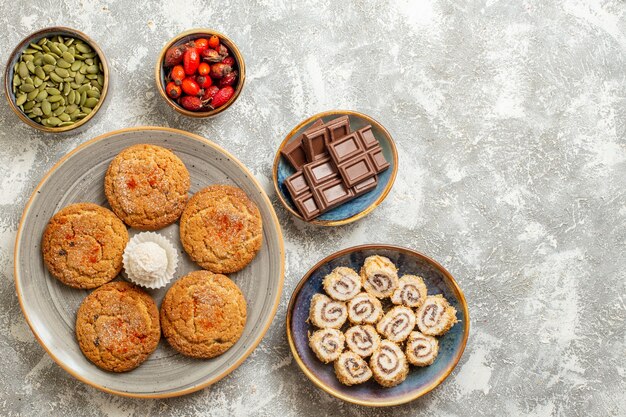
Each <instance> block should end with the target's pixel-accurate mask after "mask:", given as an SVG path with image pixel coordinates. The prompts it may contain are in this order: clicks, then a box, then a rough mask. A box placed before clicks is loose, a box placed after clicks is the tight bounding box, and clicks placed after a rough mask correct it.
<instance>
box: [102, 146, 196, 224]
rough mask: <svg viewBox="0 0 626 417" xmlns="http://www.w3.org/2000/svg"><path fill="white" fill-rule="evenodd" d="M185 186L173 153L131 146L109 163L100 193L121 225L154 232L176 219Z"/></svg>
mask: <svg viewBox="0 0 626 417" xmlns="http://www.w3.org/2000/svg"><path fill="white" fill-rule="evenodd" d="M189 184H190V181H189V172H188V171H187V168H186V167H185V164H183V161H181V160H180V159H179V158H178V157H177V156H176V155H174V153H173V152H171V151H170V150H168V149H165V148H162V147H160V146H155V145H134V146H131V147H129V148H126V149H124V150H123V151H122V152H120V153H119V154H118V155H117V156H116V157H115V158H113V161H111V164H110V165H109V168H108V170H107V173H106V176H105V177H104V193H105V194H106V197H107V200H108V201H109V204H110V205H111V209H112V210H113V212H114V213H115V214H117V216H118V217H119V218H120V219H122V220H123V221H124V223H126V224H127V225H129V226H130V227H134V228H135V229H140V230H157V229H161V228H163V227H165V226H167V225H169V224H171V223H174V222H175V221H176V220H177V219H178V218H179V217H180V214H181V213H182V212H183V209H184V208H185V203H186V202H187V193H188V191H189Z"/></svg>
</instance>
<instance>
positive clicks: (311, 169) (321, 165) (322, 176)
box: [303, 157, 339, 187]
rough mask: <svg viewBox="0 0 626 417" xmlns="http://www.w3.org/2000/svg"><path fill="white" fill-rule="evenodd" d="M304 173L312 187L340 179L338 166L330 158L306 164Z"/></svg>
mask: <svg viewBox="0 0 626 417" xmlns="http://www.w3.org/2000/svg"><path fill="white" fill-rule="evenodd" d="M303 172H304V176H305V178H306V181H307V182H308V183H309V184H311V186H312V187H316V186H318V185H320V184H322V183H324V182H327V181H330V180H334V179H336V178H339V174H338V171H337V166H336V165H335V164H334V163H333V161H332V160H331V159H330V158H328V157H326V158H323V159H318V160H317V161H315V162H309V163H308V164H305V165H304V167H303Z"/></svg>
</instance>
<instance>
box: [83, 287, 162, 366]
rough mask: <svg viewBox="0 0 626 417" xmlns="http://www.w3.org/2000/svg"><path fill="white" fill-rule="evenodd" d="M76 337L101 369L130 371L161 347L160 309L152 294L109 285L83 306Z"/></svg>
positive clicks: (89, 357)
mask: <svg viewBox="0 0 626 417" xmlns="http://www.w3.org/2000/svg"><path fill="white" fill-rule="evenodd" d="M76 338H77V339H78V345H79V346H80V350H82V352H83V354H84V355H85V356H86V357H87V359H89V360H90V361H91V362H93V363H94V364H95V365H97V366H98V367H100V368H102V369H104V370H106V371H112V372H126V371H130V370H131V369H134V368H136V367H138V366H139V365H140V364H141V363H142V362H143V361H145V360H146V359H147V358H148V356H150V354H151V353H152V352H154V350H155V349H156V348H157V345H158V344H159V339H160V338H161V328H160V326H159V310H158V309H157V306H156V304H155V303H154V300H152V298H151V297H150V296H149V295H148V294H146V293H145V292H143V291H141V290H140V289H139V288H137V287H135V286H134V285H132V284H129V283H127V282H122V281H118V282H111V283H108V284H105V285H103V286H101V287H100V288H98V289H97V290H95V291H93V292H92V293H91V294H89V295H88V296H87V297H86V298H85V299H84V300H83V302H82V304H81V305H80V307H79V309H78V313H77V316H76Z"/></svg>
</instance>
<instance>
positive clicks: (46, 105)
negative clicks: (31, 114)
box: [41, 100, 52, 116]
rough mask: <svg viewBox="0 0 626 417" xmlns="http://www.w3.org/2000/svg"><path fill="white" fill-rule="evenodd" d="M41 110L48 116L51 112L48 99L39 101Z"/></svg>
mask: <svg viewBox="0 0 626 417" xmlns="http://www.w3.org/2000/svg"><path fill="white" fill-rule="evenodd" d="M41 111H42V112H43V114H45V115H46V116H50V114H52V107H51V106H50V102H49V101H48V100H44V101H42V102H41Z"/></svg>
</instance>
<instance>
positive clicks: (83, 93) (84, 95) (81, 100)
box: [79, 90, 87, 107]
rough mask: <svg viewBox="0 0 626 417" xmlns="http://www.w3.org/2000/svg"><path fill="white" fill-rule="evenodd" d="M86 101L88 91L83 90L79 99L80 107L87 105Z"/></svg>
mask: <svg viewBox="0 0 626 417" xmlns="http://www.w3.org/2000/svg"><path fill="white" fill-rule="evenodd" d="M85 101H87V91H86V90H85V91H83V92H82V93H80V101H79V103H80V104H79V105H80V107H83V106H84V105H85Z"/></svg>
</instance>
